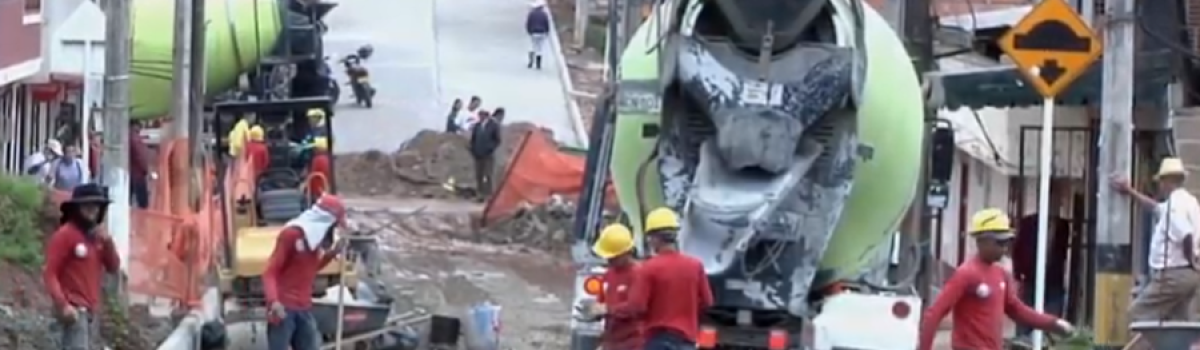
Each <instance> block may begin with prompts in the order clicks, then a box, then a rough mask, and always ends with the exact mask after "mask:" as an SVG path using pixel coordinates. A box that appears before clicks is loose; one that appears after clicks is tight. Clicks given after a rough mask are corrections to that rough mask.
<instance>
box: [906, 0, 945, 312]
mask: <svg viewBox="0 0 1200 350" xmlns="http://www.w3.org/2000/svg"><path fill="white" fill-rule="evenodd" d="M902 1H903V3H904V5H903V8H902V10H901V11H902V13H903V16H901V23H899V27H900V28H902V30H903V33H904V42H905V44H906V46H907V47H908V54H909V56H910V57H912V59H913V68H914V69H915V70H916V71H917V74H918V75H919V76H920V78H921V79H922V84H925V83H926V82H924V81H923V80H924V79H925V73H928V72H931V71H934V70H935V69H937V63H936V62H935V61H934V58H933V28H934V27H935V25H936V24H935V21H936V20H937V19H936V18H934V16H933V15H932V14H931V13H930V11H931V6H930V0H902ZM925 106H926V107H925V108H926V109H925V120H926V121H932V120H934V119H935V118H936V117H937V110H936V109H933V108H931V106H929V104H928V103H926V104H925ZM924 128H925V129H924V136H923V137H922V138H921V139H922V141H921V142H922V146H921V159H922V162H923V163H922V164H921V169H920V171H919V173H918V175H917V176H918V178H917V184H918V185H917V194H916V196H914V197H913V201H912V204H911V205H910V206H909V207H908V215H906V216H905V218H904V223H903V225H904V230H903V231H902V232H904V233H905V234H904V237H902V239H910V240H912V239H915V240H917V243H919V244H920V246H921V247H925V248H922V249H920V252H921V254H920V256H918V257H917V259H919V260H918V261H917V262H918V264H919V265H918V266H919V267H920V271H921V272H920V273H919V274H918V275H917V280H916V283H917V291H918V292H919V293H920V295H921V299H922V300H924V301H925V302H926V303H929V302H932V301H933V300H932V298H933V292H932V286H933V285H934V283H936V282H937V281H934V280H933V277H934V276H935V274H934V273H933V272H934V271H936V270H937V262H936V261H933V256H934V255H933V249H935V248H936V247H933V245H932V244H930V242H933V236H932V235H933V230H932V227H930V221H929V219H930V218H929V215H926V211H927V209H928V208H927V203H926V196H927V195H928V194H929V179H928V174H929V158H930V157H929V149H930V146H929V142H930V138H931V135H930V132H931V131H932V128H933V125H932V124H926V125H925V126H924Z"/></svg>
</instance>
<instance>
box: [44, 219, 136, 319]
mask: <svg viewBox="0 0 1200 350" xmlns="http://www.w3.org/2000/svg"><path fill="white" fill-rule="evenodd" d="M45 251H46V267H45V269H44V270H42V283H44V284H45V285H46V293H47V294H50V299H51V300H53V301H54V305H55V306H57V307H59V308H63V307H66V306H67V305H70V306H74V307H83V308H87V309H91V310H96V309H97V308H98V307H99V306H100V283H101V281H102V280H103V277H104V272H105V271H108V272H109V273H115V272H117V269H119V268H120V267H121V262H120V257H118V256H117V249H116V247H114V246H113V242H112V240H111V239H100V238H96V237H94V236H93V237H91V238H89V237H87V236H86V235H84V233H83V231H81V230H79V228H77V227H75V225H72V224H65V225H62V226H59V227H58V230H57V231H54V235H53V236H51V237H50V241H49V242H47V243H46V250H45Z"/></svg>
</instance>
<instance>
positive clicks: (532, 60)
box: [525, 51, 537, 68]
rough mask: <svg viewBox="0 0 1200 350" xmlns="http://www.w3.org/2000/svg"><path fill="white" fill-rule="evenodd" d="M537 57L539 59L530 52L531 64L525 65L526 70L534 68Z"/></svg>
mask: <svg viewBox="0 0 1200 350" xmlns="http://www.w3.org/2000/svg"><path fill="white" fill-rule="evenodd" d="M535 57H537V54H536V53H533V52H532V51H531V52H529V63H526V64H525V68H533V63H534V61H535Z"/></svg>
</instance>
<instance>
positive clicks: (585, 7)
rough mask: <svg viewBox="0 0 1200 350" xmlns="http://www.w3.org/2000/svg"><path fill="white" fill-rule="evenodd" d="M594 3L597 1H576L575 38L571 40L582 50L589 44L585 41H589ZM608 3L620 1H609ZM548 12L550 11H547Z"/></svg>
mask: <svg viewBox="0 0 1200 350" xmlns="http://www.w3.org/2000/svg"><path fill="white" fill-rule="evenodd" d="M557 1H570V0H557ZM592 1H595V0H575V32H574V34H575V35H574V36H575V37H574V38H571V39H573V41H575V46H576V47H580V48H582V47H584V46H586V45H585V44H587V43H585V42H584V41H585V40H586V39H587V27H588V21H589V20H590V19H591V18H592ZM608 1H620V0H608ZM547 11H549V9H547Z"/></svg>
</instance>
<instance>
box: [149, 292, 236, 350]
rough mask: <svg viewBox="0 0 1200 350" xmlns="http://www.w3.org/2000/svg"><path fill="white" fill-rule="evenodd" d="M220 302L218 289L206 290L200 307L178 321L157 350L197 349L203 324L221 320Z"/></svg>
mask: <svg viewBox="0 0 1200 350" xmlns="http://www.w3.org/2000/svg"><path fill="white" fill-rule="evenodd" d="M221 302H222V301H221V291H220V290H218V289H217V288H209V289H208V290H206V291H205V292H204V296H203V297H202V298H201V299H200V308H198V309H196V310H192V312H190V313H188V315H187V316H186V317H184V318H183V320H181V321H179V324H178V325H176V326H175V330H173V331H171V335H170V336H168V337H167V339H166V340H164V341H163V342H162V344H159V346H158V350H193V349H197V348H198V347H197V346H196V344H198V342H199V341H200V331H201V329H203V327H204V324H205V323H208V322H212V321H218V322H219V321H221V314H222V312H221Z"/></svg>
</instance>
